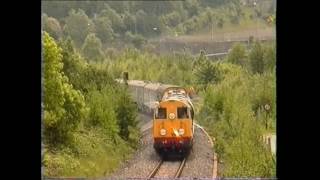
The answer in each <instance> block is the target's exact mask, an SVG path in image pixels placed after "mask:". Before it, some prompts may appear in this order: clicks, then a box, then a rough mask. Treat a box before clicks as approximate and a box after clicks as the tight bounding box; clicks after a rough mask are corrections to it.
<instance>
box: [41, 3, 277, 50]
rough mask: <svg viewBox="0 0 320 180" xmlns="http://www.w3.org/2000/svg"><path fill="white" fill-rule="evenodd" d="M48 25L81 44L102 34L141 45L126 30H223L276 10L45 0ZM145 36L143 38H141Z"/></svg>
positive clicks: (149, 34)
mask: <svg viewBox="0 0 320 180" xmlns="http://www.w3.org/2000/svg"><path fill="white" fill-rule="evenodd" d="M42 8H43V13H45V14H44V15H43V16H46V18H44V20H43V23H44V25H45V30H46V31H47V32H49V33H50V35H52V36H54V38H56V37H60V36H61V35H60V34H61V29H63V31H64V35H65V36H71V37H72V39H73V40H74V41H75V43H76V45H77V47H80V46H81V45H82V44H83V43H84V40H85V38H86V37H87V35H88V34H89V33H96V34H97V37H98V38H99V39H100V40H101V42H102V43H103V44H107V45H109V46H110V44H111V43H118V42H119V41H123V42H125V43H133V44H134V45H135V46H136V47H138V48H140V47H141V46H140V44H139V43H137V44H135V43H134V42H132V41H131V40H130V39H128V38H124V37H125V35H126V34H132V35H134V36H137V37H139V39H141V38H143V39H144V38H153V37H157V36H159V35H183V34H192V33H195V32H198V31H203V30H208V29H212V28H213V29H220V28H223V27H224V26H225V25H226V24H235V25H238V24H239V23H240V22H241V21H243V22H247V21H257V20H263V21H264V20H265V21H266V19H267V18H268V17H270V15H274V14H275V8H274V2H273V1H272V0H270V1H263V2H259V3H258V5H257V6H253V2H249V1H248V2H247V4H243V3H241V2H240V1H239V0H228V1H220V0H212V1H206V0H203V1H197V0H187V1H155V2H148V1H147V2H145V1H118V2H117V1H98V2H97V1H79V2H77V1H75V2H70V1H44V2H43V4H42ZM139 35H140V36H139Z"/></svg>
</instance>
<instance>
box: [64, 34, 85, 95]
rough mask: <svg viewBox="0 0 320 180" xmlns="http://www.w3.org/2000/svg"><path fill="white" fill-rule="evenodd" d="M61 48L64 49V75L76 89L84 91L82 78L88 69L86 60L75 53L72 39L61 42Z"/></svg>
mask: <svg viewBox="0 0 320 180" xmlns="http://www.w3.org/2000/svg"><path fill="white" fill-rule="evenodd" d="M59 46H60V47H61V48H62V52H61V54H62V62H63V73H64V74H65V75H66V76H67V77H68V79H69V82H70V83H71V84H72V85H73V87H74V88H75V89H79V90H82V89H81V87H82V84H83V77H82V76H83V73H84V72H85V69H86V68H87V67H86V62H85V60H84V59H83V58H82V57H81V56H80V54H79V53H77V52H76V51H75V48H74V45H73V41H72V40H71V38H70V37H68V38H67V39H65V40H63V41H61V42H60V43H59Z"/></svg>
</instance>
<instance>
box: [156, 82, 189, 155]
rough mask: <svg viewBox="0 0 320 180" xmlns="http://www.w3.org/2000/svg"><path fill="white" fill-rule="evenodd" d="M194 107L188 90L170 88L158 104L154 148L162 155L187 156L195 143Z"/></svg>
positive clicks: (165, 91)
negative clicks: (170, 153) (176, 154)
mask: <svg viewBox="0 0 320 180" xmlns="http://www.w3.org/2000/svg"><path fill="white" fill-rule="evenodd" d="M193 118H194V107H193V104H192V103H191V100H190V97H189V95H188V93H187V91H186V89H184V88H181V87H169V88H166V89H165V90H164V92H163V95H162V99H161V101H160V102H157V103H156V106H155V108H154V119H153V139H154V144H153V146H154V148H155V150H156V151H157V152H158V153H159V154H160V155H166V154H168V153H169V152H177V153H180V154H186V153H188V152H189V150H190V149H191V147H192V143H193V133H194V129H193Z"/></svg>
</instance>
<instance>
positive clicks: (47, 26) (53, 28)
mask: <svg viewBox="0 0 320 180" xmlns="http://www.w3.org/2000/svg"><path fill="white" fill-rule="evenodd" d="M42 23H43V30H44V31H46V32H47V33H49V34H50V35H51V36H52V37H53V38H54V39H56V40H57V39H59V38H60V37H61V36H62V28H61V26H60V23H59V21H58V20H57V19H55V18H53V17H47V16H46V15H43V18H42Z"/></svg>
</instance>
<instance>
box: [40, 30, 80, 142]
mask: <svg viewBox="0 0 320 180" xmlns="http://www.w3.org/2000/svg"><path fill="white" fill-rule="evenodd" d="M43 36H44V38H43V49H44V133H45V139H46V141H47V142H48V143H49V144H61V143H65V142H67V141H68V139H69V138H70V133H71V132H72V131H73V130H75V128H76V127H77V125H78V124H79V122H80V121H81V120H82V119H84V118H85V113H86V105H85V102H84V97H83V95H82V94H81V92H80V91H77V90H75V89H74V88H73V87H72V85H71V84H69V82H68V78H67V77H66V76H65V75H64V74H63V73H62V69H63V63H62V55H61V48H59V47H58V46H57V44H56V43H55V41H54V40H53V38H52V37H50V36H49V34H48V33H46V32H44V34H43Z"/></svg>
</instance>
